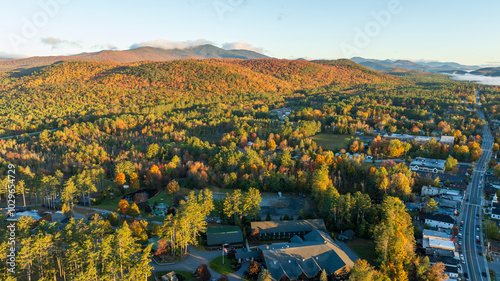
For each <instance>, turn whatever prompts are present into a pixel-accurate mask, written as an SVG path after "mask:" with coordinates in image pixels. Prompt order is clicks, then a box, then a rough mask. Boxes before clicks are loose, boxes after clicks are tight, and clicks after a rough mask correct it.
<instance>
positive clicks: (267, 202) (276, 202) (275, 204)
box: [260, 193, 314, 220]
mask: <svg viewBox="0 0 500 281" xmlns="http://www.w3.org/2000/svg"><path fill="white" fill-rule="evenodd" d="M306 202H307V205H308V206H309V207H308V208H307V209H308V211H309V212H313V211H314V203H313V202H312V201H311V199H310V198H308V197H307V196H306V197H304V196H300V195H292V194H283V195H282V196H281V197H280V196H278V194H277V193H269V194H263V195H262V202H261V203H260V216H261V218H262V219H265V218H266V216H267V213H268V212H269V214H270V215H271V219H272V220H279V219H280V217H281V218H282V217H284V216H285V215H287V214H288V215H289V216H293V218H294V219H297V217H298V216H299V212H300V209H302V208H303V207H304V204H306Z"/></svg>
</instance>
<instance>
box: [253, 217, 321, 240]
mask: <svg viewBox="0 0 500 281" xmlns="http://www.w3.org/2000/svg"><path fill="white" fill-rule="evenodd" d="M251 228H252V230H253V231H255V230H258V233H259V235H260V237H272V238H273V239H278V238H292V237H293V236H294V235H298V236H304V235H306V234H307V233H309V232H311V231H313V230H315V229H317V230H320V231H326V226H325V222H324V221H323V220H322V219H311V220H287V221H258V222H251Z"/></svg>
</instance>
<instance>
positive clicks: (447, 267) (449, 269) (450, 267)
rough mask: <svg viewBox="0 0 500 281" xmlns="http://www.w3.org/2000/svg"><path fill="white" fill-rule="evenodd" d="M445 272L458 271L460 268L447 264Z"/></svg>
mask: <svg viewBox="0 0 500 281" xmlns="http://www.w3.org/2000/svg"><path fill="white" fill-rule="evenodd" d="M444 272H446V273H458V268H457V267H455V266H445V267H444Z"/></svg>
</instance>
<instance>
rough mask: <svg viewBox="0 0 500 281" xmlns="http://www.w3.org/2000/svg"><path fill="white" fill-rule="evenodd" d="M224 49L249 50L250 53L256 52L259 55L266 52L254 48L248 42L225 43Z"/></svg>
mask: <svg viewBox="0 0 500 281" xmlns="http://www.w3.org/2000/svg"><path fill="white" fill-rule="evenodd" d="M222 48H223V49H226V50H249V51H254V52H257V53H262V52H264V49H263V48H259V47H254V46H252V45H250V44H248V43H246V42H243V41H238V42H231V43H224V44H222Z"/></svg>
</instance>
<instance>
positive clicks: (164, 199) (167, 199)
mask: <svg viewBox="0 0 500 281" xmlns="http://www.w3.org/2000/svg"><path fill="white" fill-rule="evenodd" d="M173 200H174V196H173V195H170V194H167V192H166V191H161V192H160V193H158V195H156V196H154V197H152V198H151V199H149V200H148V202H149V205H154V203H155V202H156V203H158V204H159V203H165V204H167V205H168V206H169V207H172V203H173Z"/></svg>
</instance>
